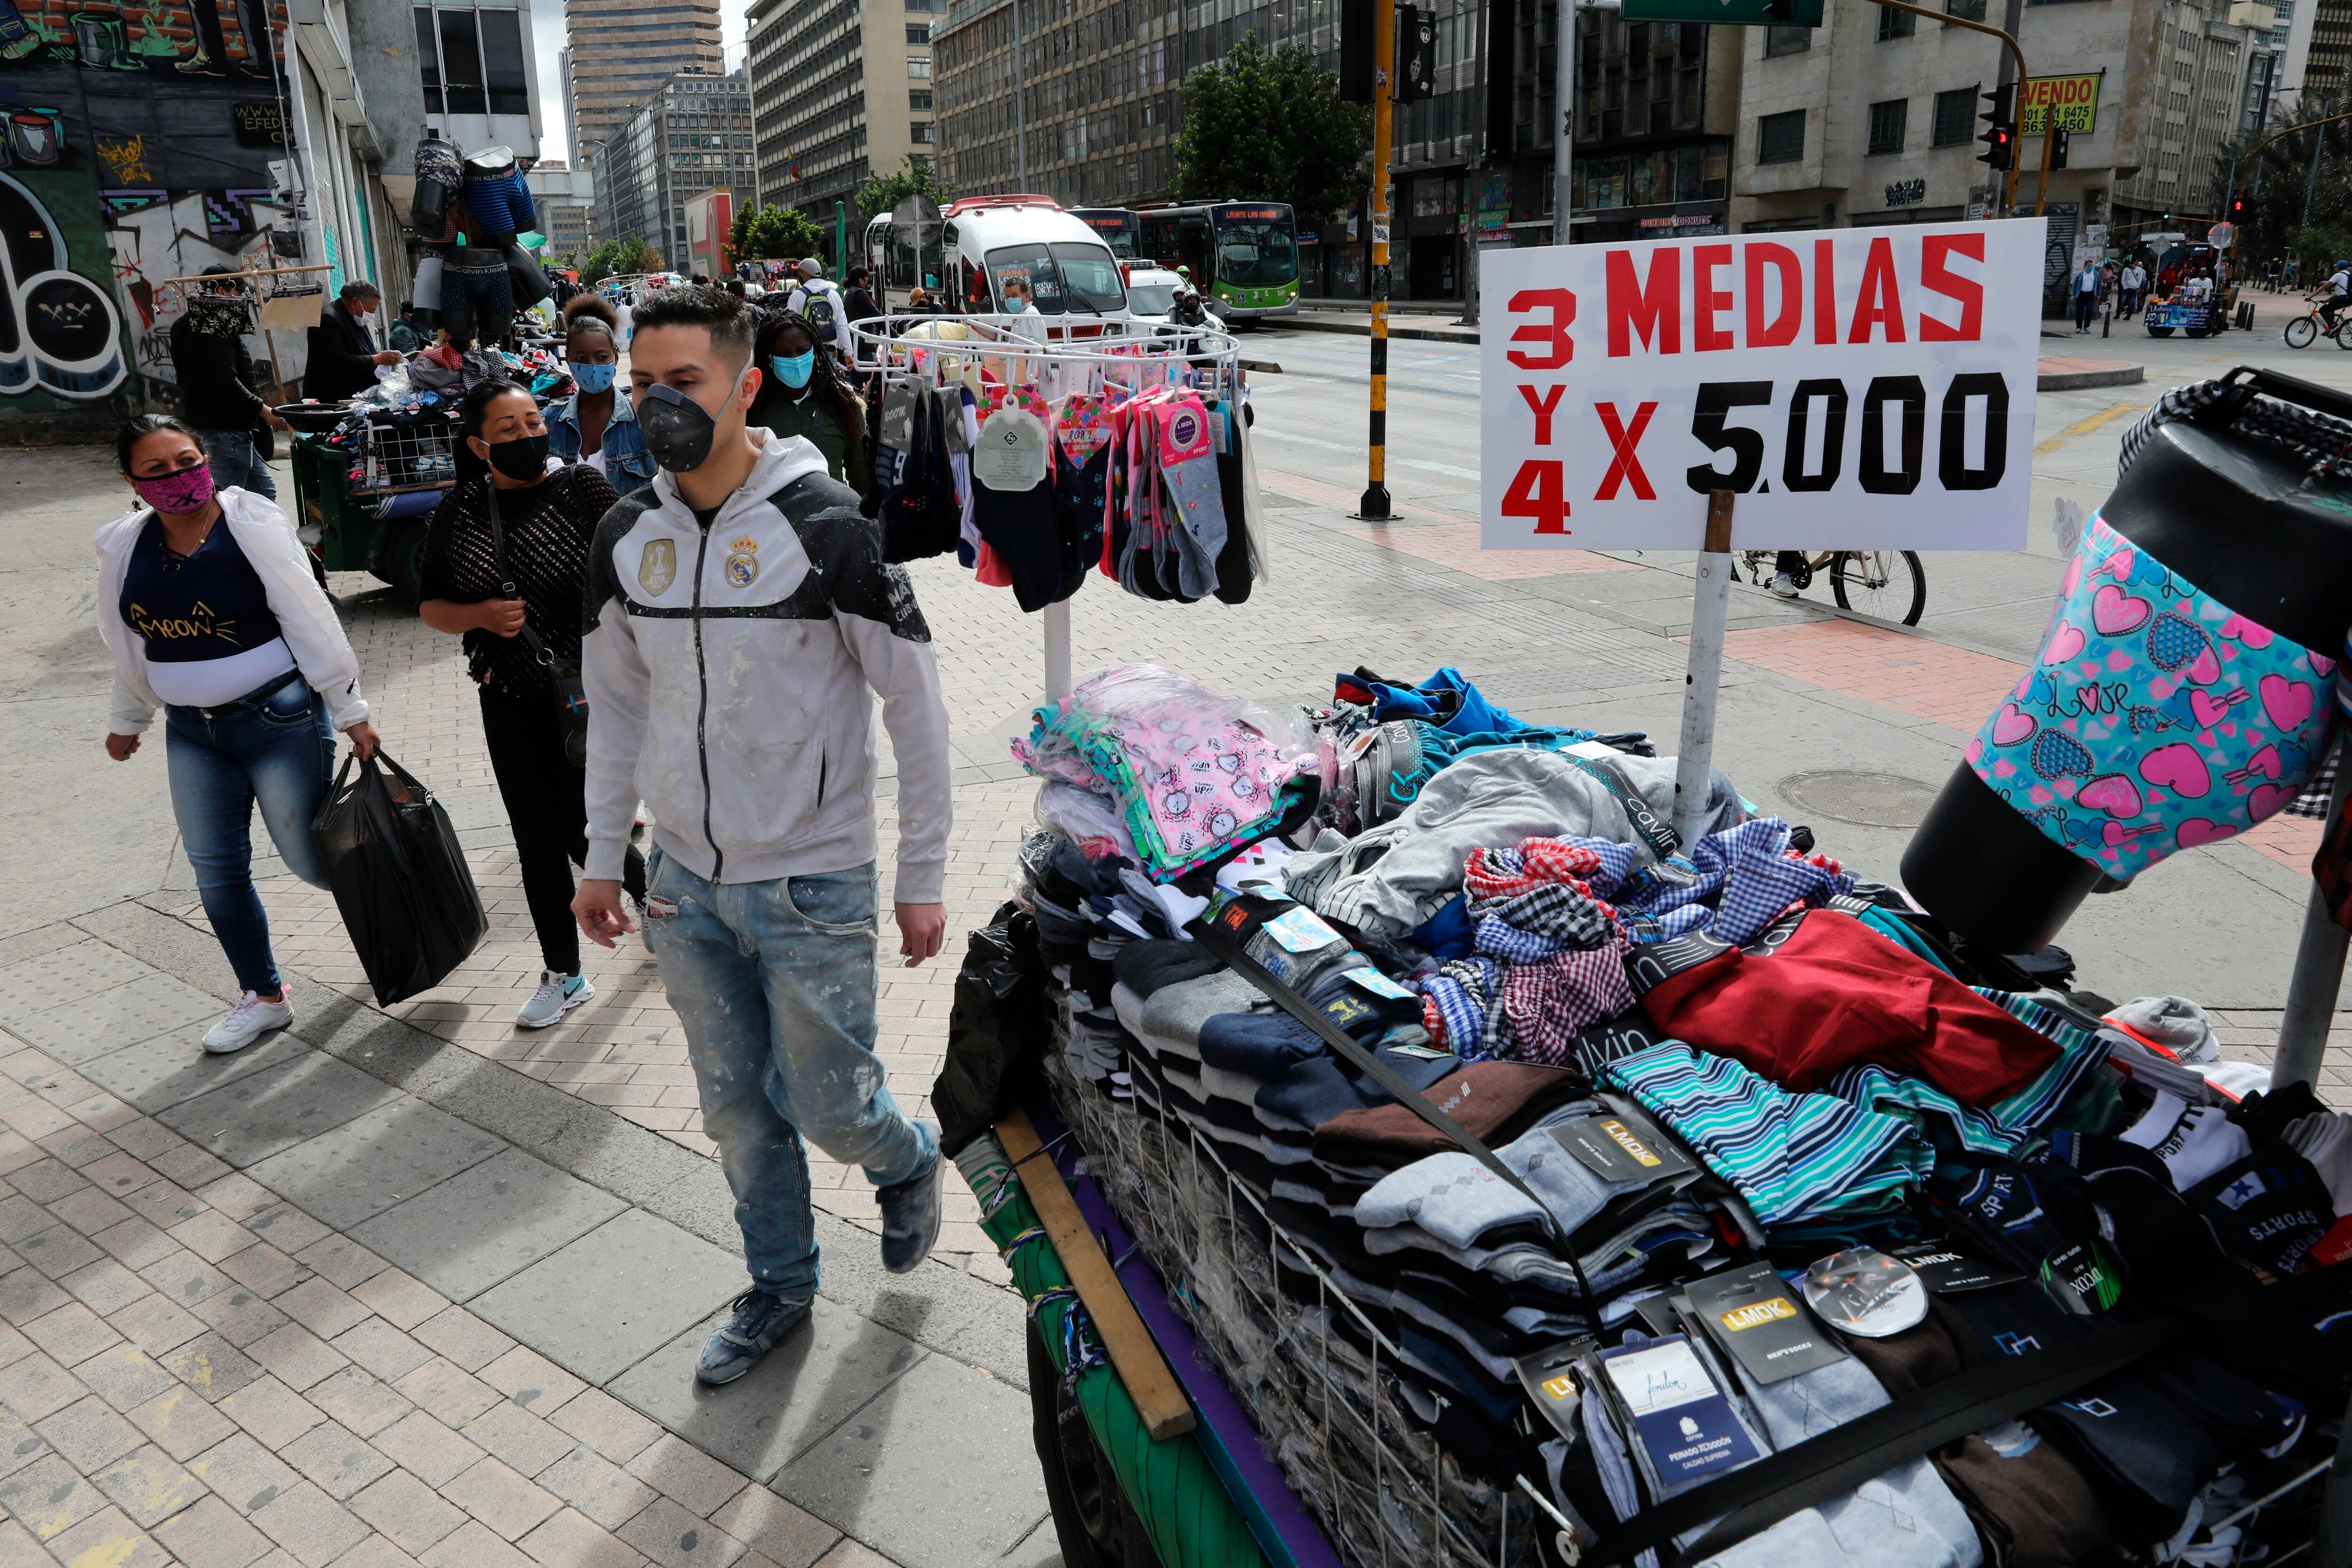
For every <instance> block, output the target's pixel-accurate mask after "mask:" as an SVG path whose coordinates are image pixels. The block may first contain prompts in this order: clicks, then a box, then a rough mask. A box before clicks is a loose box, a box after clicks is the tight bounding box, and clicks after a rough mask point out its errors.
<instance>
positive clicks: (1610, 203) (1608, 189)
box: [1585, 158, 1626, 212]
mask: <svg viewBox="0 0 2352 1568" xmlns="http://www.w3.org/2000/svg"><path fill="white" fill-rule="evenodd" d="M1625 165H1626V161H1625V160H1624V159H1622V158H1602V159H1600V160H1599V161H1597V162H1595V163H1593V164H1592V172H1591V175H1590V176H1589V177H1590V179H1591V194H1592V199H1591V201H1589V202H1587V203H1586V204H1585V205H1586V206H1588V207H1590V208H1591V209H1592V210H1593V211H1596V212H1598V211H1601V209H1603V208H1607V207H1622V206H1623V205H1625Z"/></svg>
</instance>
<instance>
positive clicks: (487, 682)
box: [417, 380, 645, 1029]
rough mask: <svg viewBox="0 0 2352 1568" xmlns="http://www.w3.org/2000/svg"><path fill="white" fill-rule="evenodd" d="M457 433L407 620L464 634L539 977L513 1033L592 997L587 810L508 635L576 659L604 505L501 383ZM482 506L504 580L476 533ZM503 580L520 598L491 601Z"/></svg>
mask: <svg viewBox="0 0 2352 1568" xmlns="http://www.w3.org/2000/svg"><path fill="white" fill-rule="evenodd" d="M460 427H461V429H462V430H463V432H464V437H465V438H464V441H463V442H462V444H461V447H460V450H459V454H458V459H457V462H458V469H459V473H460V476H461V477H460V479H459V480H458V483H457V487H456V488H455V489H452V490H450V492H449V494H448V495H447V496H446V498H444V499H443V500H442V502H441V506H440V509H439V510H437V511H436V512H435V513H434V514H433V526H432V531H431V533H430V534H429V535H428V537H427V539H426V541H425V569H424V592H423V594H422V595H420V597H421V598H422V599H423V603H422V604H420V605H418V606H417V608H418V611H419V613H420V614H421V615H423V616H424V617H425V625H426V626H431V627H432V628H433V629H434V630H436V631H442V632H455V633H462V634H463V635H464V637H465V639H466V665H467V670H468V672H469V673H470V674H471V675H472V676H473V679H474V680H475V681H476V682H477V683H478V685H479V686H480V687H481V695H482V732H483V734H484V736H485V738H487V739H488V742H489V752H490V771H491V772H492V773H495V774H496V775H497V777H498V781H499V797H500V798H501V799H503V800H504V801H505V802H506V808H507V820H508V821H509V823H511V824H512V825H513V829H514V841H515V855H516V858H518V859H519V860H520V863H521V867H522V886H523V896H524V898H525V900H527V901H528V902H529V903H530V923H531V925H532V927H533V928H534V929H535V930H536V931H538V933H539V949H540V956H541V960H542V961H543V963H544V964H545V966H546V967H545V971H544V973H542V974H541V976H540V985H539V989H538V991H537V992H535V993H534V994H532V996H531V998H530V1001H528V1002H526V1003H524V1004H523V1006H522V1011H521V1013H520V1015H519V1016H517V1017H516V1019H515V1021H516V1023H518V1024H520V1026H523V1027H524V1028H527V1029H541V1028H545V1027H546V1026H548V1025H550V1024H552V1023H554V1022H555V1021H556V1020H557V1019H559V1018H561V1017H562V1016H563V1015H564V1014H566V1013H568V1012H570V1011H571V1010H572V1008H574V1007H577V1006H578V1005H580V1004H582V1003H583V1002H585V1001H587V1000H588V998H589V997H591V996H593V995H594V994H595V988H594V987H593V986H592V985H590V984H588V981H587V979H586V977H585V976H583V974H581V973H580V932H579V928H578V927H577V926H576V925H575V924H574V923H573V921H572V863H575V862H579V863H584V862H585V859H586V857H587V853H588V811H587V805H586V804H585V802H584V800H583V796H582V790H583V784H584V782H585V775H584V774H583V773H582V771H581V770H580V769H578V768H575V767H573V766H572V763H571V762H570V760H569V759H568V758H567V757H566V756H565V754H564V750H563V734H562V727H561V726H560V724H559V723H558V721H557V719H556V713H555V689H554V686H553V684H552V682H551V679H550V676H549V673H548V671H547V669H546V668H544V667H543V666H542V665H541V663H540V662H539V656H538V654H537V652H536V651H535V650H534V649H533V648H532V647H531V646H530V639H529V638H526V637H523V635H522V631H523V627H524V625H525V624H526V622H527V623H528V624H529V626H530V629H531V631H533V632H534V633H536V634H537V635H538V637H539V640H540V642H541V644H542V645H544V647H545V648H546V650H547V652H548V654H549V655H550V656H551V657H552V658H556V659H560V660H572V661H575V662H576V661H577V660H578V659H579V658H580V631H581V627H580V605H581V597H582V590H581V580H582V576H583V569H584V567H585V565H586V563H587V559H588V543H589V541H590V540H591V539H593V537H594V536H595V532H596V522H597V520H598V519H600V518H602V517H603V516H604V513H605V511H606V510H608V509H609V508H610V507H611V506H612V505H613V503H614V500H616V499H618V498H616V497H615V496H614V492H613V487H612V486H611V485H610V484H607V483H606V482H605V480H604V475H602V474H600V473H598V472H597V471H596V470H595V469H593V468H589V467H588V466H586V465H585V464H581V463H574V464H571V465H568V466H567V465H564V464H561V463H557V462H553V461H551V459H550V458H549V457H548V455H547V426H546V423H545V422H544V421H543V420H542V419H541V417H540V412H539V405H538V403H537V402H536V401H535V400H534V399H533V398H532V397H531V395H530V392H529V391H527V390H526V389H525V388H523V387H521V386H520V385H518V384H515V383H514V382H511V381H503V380H493V381H486V382H484V383H482V384H480V385H478V386H477V387H475V388H474V389H473V390H472V391H471V392H469V393H467V395H466V401H465V404H464V405H463V410H462V414H461V426H460ZM493 495H495V497H496V498H497V503H498V516H499V526H500V528H501V529H502V530H503V531H504V533H505V536H506V564H507V570H506V571H505V572H501V571H499V563H498V554H497V551H496V549H495V547H494V545H493V543H492V537H491V532H490V503H491V498H492V497H493ZM509 578H510V579H511V581H512V583H513V585H514V587H515V588H516V590H517V591H518V592H520V595H521V596H520V598H515V597H509V596H508V595H507V594H506V593H505V587H506V584H507V583H508V581H509ZM626 885H627V887H628V889H629V891H630V892H631V893H632V894H633V895H634V896H635V897H636V898H638V899H640V900H642V899H643V898H644V897H645V861H644V859H643V858H641V857H640V856H639V855H638V853H637V851H636V850H635V849H631V850H630V851H629V862H628V869H627V872H626Z"/></svg>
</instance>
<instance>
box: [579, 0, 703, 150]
mask: <svg viewBox="0 0 2352 1568" xmlns="http://www.w3.org/2000/svg"><path fill="white" fill-rule="evenodd" d="M563 23H564V34H565V45H566V47H565V50H564V54H565V62H564V78H563V87H564V92H565V95H566V96H567V98H568V99H569V100H570V108H571V114H572V162H573V163H577V164H579V165H580V166H582V167H583V168H584V167H586V166H587V164H588V162H589V154H590V153H592V152H593V151H594V150H595V148H596V146H597V144H598V143H599V142H603V141H604V139H605V138H606V137H608V136H610V135H612V134H613V132H615V131H616V130H618V129H619V128H620V127H621V126H622V125H623V124H625V123H626V122H627V121H628V120H629V119H630V117H631V116H633V115H635V113H636V112H637V111H638V110H639V109H640V108H641V107H642V106H643V105H644V104H645V102H646V100H647V99H649V98H651V97H653V96H654V95H655V94H656V93H657V92H659V91H660V90H661V89H662V84H663V83H664V82H666V81H667V80H668V79H670V78H671V77H673V76H675V75H677V73H678V72H680V71H686V70H699V71H703V72H706V73H708V74H709V75H711V76H718V75H719V74H720V72H721V71H722V70H723V68H724V67H723V65H722V63H721V53H720V48H719V4H718V0H564V4H563Z"/></svg>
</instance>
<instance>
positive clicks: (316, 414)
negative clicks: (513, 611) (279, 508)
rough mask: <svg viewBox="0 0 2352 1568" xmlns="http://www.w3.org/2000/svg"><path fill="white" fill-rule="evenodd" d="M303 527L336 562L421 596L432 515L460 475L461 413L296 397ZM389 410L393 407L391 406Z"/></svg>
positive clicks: (291, 415) (286, 412)
mask: <svg viewBox="0 0 2352 1568" xmlns="http://www.w3.org/2000/svg"><path fill="white" fill-rule="evenodd" d="M390 412H391V411H389V410H385V411H383V413H384V414H386V415H388V414H389V413H390ZM278 414H279V415H280V416H283V417H284V418H285V419H286V421H287V423H289V425H292V426H294V431H295V434H294V450H293V458H292V461H293V468H294V510H295V517H296V521H295V527H296V528H297V529H298V530H299V531H300V532H301V535H302V541H303V542H304V543H305V544H306V545H308V546H309V547H310V550H311V552H313V553H314V554H315V555H316V556H317V557H318V558H319V560H320V563H321V564H323V565H324V567H325V568H326V570H328V571H330V572H371V573H373V574H375V575H376V576H377V577H379V578H381V579H383V581H384V582H386V583H389V584H392V585H393V586H394V588H397V589H398V590H400V592H401V593H403V594H404V595H408V596H409V597H410V598H412V599H414V598H415V596H416V595H417V591H418V588H419V586H420V584H421V581H422V578H421V575H420V574H421V572H422V565H423V561H424V555H425V525H426V522H427V520H429V519H430V518H431V517H432V515H433V510H434V509H435V508H436V507H437V506H439V505H440V504H441V498H442V496H443V495H445V494H446V493H447V491H448V489H449V488H450V487H451V486H452V485H454V484H455V483H456V482H457V459H456V457H455V455H454V452H453V449H452V447H453V443H454V441H455V439H456V434H457V422H456V421H455V420H454V419H448V418H444V419H440V420H437V421H435V422H433V423H430V424H427V423H422V422H412V423H409V424H406V425H394V424H393V423H391V422H389V420H388V419H387V420H383V421H381V422H380V421H379V419H378V418H376V417H372V416H367V415H361V416H353V415H352V411H351V410H350V409H349V408H347V407H344V406H341V405H326V406H323V407H322V406H321V405H317V404H289V405H285V406H283V407H281V408H279V409H278Z"/></svg>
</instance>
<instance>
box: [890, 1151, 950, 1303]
mask: <svg viewBox="0 0 2352 1568" xmlns="http://www.w3.org/2000/svg"><path fill="white" fill-rule="evenodd" d="M946 1165H947V1159H946V1157H945V1156H944V1155H941V1154H939V1153H936V1152H935V1153H933V1154H932V1155H931V1163H930V1168H929V1169H928V1170H926V1171H925V1172H924V1173H922V1174H921V1175H919V1176H914V1177H910V1178H909V1179H908V1180H906V1181H903V1182H893V1183H891V1184H889V1185H888V1186H887V1187H883V1188H880V1189H878V1190H877V1192H876V1193H875V1194H874V1201H875V1202H876V1203H877V1204H878V1205H881V1208H882V1267H883V1268H887V1269H888V1270H889V1271H890V1272H891V1273H893V1274H905V1273H908V1272H910V1271H912V1270H913V1268H915V1266H916V1265H917V1264H919V1263H920V1262H922V1260H923V1259H924V1258H929V1256H930V1255H931V1244H932V1243H933V1242H935V1241H937V1240H939V1238H940V1178H941V1177H942V1175H943V1174H944V1173H945V1170H944V1168H945V1166H946Z"/></svg>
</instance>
